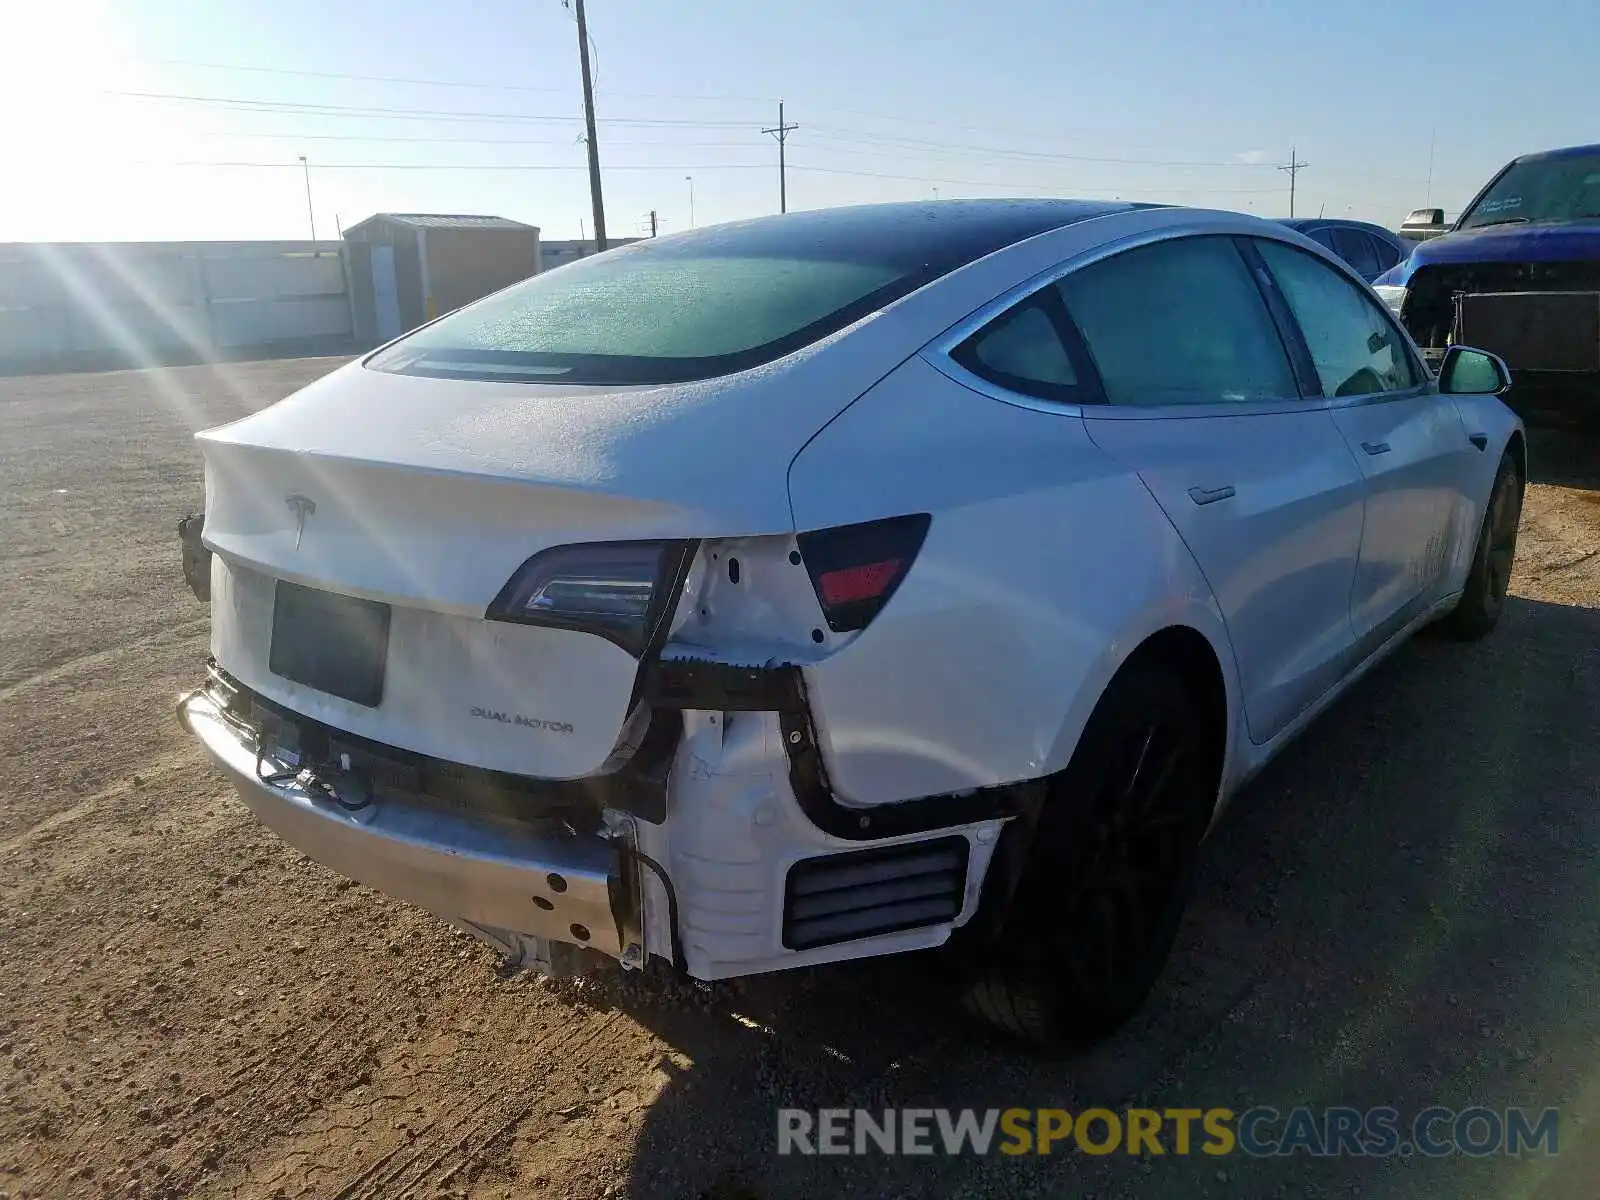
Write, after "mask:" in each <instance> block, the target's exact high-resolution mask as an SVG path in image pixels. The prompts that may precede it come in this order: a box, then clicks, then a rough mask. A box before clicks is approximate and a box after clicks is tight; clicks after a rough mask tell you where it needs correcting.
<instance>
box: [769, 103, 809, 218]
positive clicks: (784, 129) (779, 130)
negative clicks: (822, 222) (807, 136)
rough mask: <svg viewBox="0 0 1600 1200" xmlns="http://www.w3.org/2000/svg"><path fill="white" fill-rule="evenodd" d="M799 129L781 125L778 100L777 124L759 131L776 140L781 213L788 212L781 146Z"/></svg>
mask: <svg viewBox="0 0 1600 1200" xmlns="http://www.w3.org/2000/svg"><path fill="white" fill-rule="evenodd" d="M799 128H800V126H798V125H785V124H784V123H783V101H782V100H779V101H778V124H777V125H776V127H774V128H772V129H763V130H762V131H761V132H762V133H770V134H772V135H773V136H774V137H776V138H777V139H778V211H779V212H781V213H786V212H788V211H789V178H788V172H787V170H786V169H785V164H784V160H783V144H784V142H786V141H787V140H788V138H789V134H790V133H792V132H793V131H794V130H796V129H799Z"/></svg>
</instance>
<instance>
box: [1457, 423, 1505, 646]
mask: <svg viewBox="0 0 1600 1200" xmlns="http://www.w3.org/2000/svg"><path fill="white" fill-rule="evenodd" d="M1521 521H1522V474H1521V472H1520V471H1518V470H1517V464H1516V462H1515V461H1514V460H1513V459H1512V457H1511V455H1509V454H1507V455H1505V456H1504V457H1503V458H1501V460H1500V469H1499V470H1498V471H1497V472H1496V473H1495V477H1494V486H1493V487H1492V488H1491V489H1490V491H1489V503H1488V506H1487V508H1486V509H1485V510H1484V514H1483V527H1482V529H1480V530H1479V532H1478V546H1477V549H1476V551H1474V553H1473V556H1472V567H1471V569H1470V570H1469V571H1468V572H1467V582H1466V586H1465V587H1464V588H1463V589H1462V592H1461V600H1460V601H1459V602H1458V603H1457V604H1456V606H1455V608H1453V609H1452V610H1451V611H1450V613H1449V615H1448V616H1446V617H1444V618H1443V619H1442V620H1441V621H1440V622H1439V632H1441V633H1443V634H1444V635H1445V636H1447V637H1453V638H1456V639H1458V640H1460V641H1464V642H1470V641H1476V640H1477V639H1478V638H1481V637H1484V636H1485V635H1487V634H1488V633H1489V632H1490V630H1492V629H1493V628H1494V627H1495V625H1496V624H1498V623H1499V620H1500V613H1501V612H1502V611H1503V610H1504V608H1505V604H1506V590H1507V588H1509V587H1510V584H1511V565H1512V563H1513V561H1514V560H1515V559H1516V556H1517V528H1518V526H1519V525H1520V524H1521Z"/></svg>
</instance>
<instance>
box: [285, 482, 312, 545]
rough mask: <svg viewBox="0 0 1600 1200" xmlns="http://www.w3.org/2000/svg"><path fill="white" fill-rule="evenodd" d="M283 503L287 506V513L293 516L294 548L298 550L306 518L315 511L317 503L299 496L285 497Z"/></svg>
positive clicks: (306, 497)
mask: <svg viewBox="0 0 1600 1200" xmlns="http://www.w3.org/2000/svg"><path fill="white" fill-rule="evenodd" d="M283 502H284V503H285V504H287V505H288V506H289V511H290V512H292V513H293V514H294V548H295V549H296V550H298V549H300V539H301V538H303V537H304V536H305V533H306V518H307V517H309V516H310V515H311V514H312V513H314V512H316V511H317V502H316V501H315V500H313V499H312V498H311V497H310V496H300V495H295V496H286V497H284V501H283Z"/></svg>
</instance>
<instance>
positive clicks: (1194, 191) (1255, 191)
mask: <svg viewBox="0 0 1600 1200" xmlns="http://www.w3.org/2000/svg"><path fill="white" fill-rule="evenodd" d="M794 169H795V170H796V171H810V172H813V173H816V174H823V175H856V176H860V177H862V178H865V179H896V180H901V181H903V182H905V183H945V184H956V185H958V186H964V187H1004V188H1046V187H1048V185H1046V184H1041V183H1006V182H1003V181H1001V180H995V179H948V178H944V177H942V176H934V175H894V174H890V173H888V172H884V171H851V170H846V169H845V168H843V167H814V166H809V165H802V164H800V163H796V164H795V167H794ZM1277 190H1278V189H1277V188H1191V187H1175V188H1162V189H1153V190H1152V189H1132V190H1129V189H1118V194H1119V195H1125V196H1126V195H1146V196H1152V195H1170V194H1172V193H1174V192H1176V193H1183V194H1189V195H1196V196H1199V195H1212V196H1264V195H1267V194H1269V193H1273V194H1275V193H1276V192H1277Z"/></svg>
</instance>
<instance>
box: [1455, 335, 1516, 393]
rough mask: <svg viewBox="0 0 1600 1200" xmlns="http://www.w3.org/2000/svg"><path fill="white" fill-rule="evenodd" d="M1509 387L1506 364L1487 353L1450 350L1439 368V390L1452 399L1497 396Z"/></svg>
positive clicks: (1469, 349) (1470, 348)
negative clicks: (1455, 397)
mask: <svg viewBox="0 0 1600 1200" xmlns="http://www.w3.org/2000/svg"><path fill="white" fill-rule="evenodd" d="M1510 387H1511V372H1510V370H1509V369H1508V368H1507V367H1506V364H1505V360H1504V359H1502V358H1501V357H1500V356H1499V355H1497V354H1490V353H1489V352H1488V351H1487V350H1474V349H1473V348H1472V347H1471V346H1451V347H1450V349H1448V350H1446V351H1445V352H1444V361H1443V362H1442V363H1440V364H1439V390H1440V391H1441V392H1444V393H1446V394H1447V395H1451V396H1500V395H1503V394H1504V393H1505V392H1506V390H1507V389H1508V388H1510Z"/></svg>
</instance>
